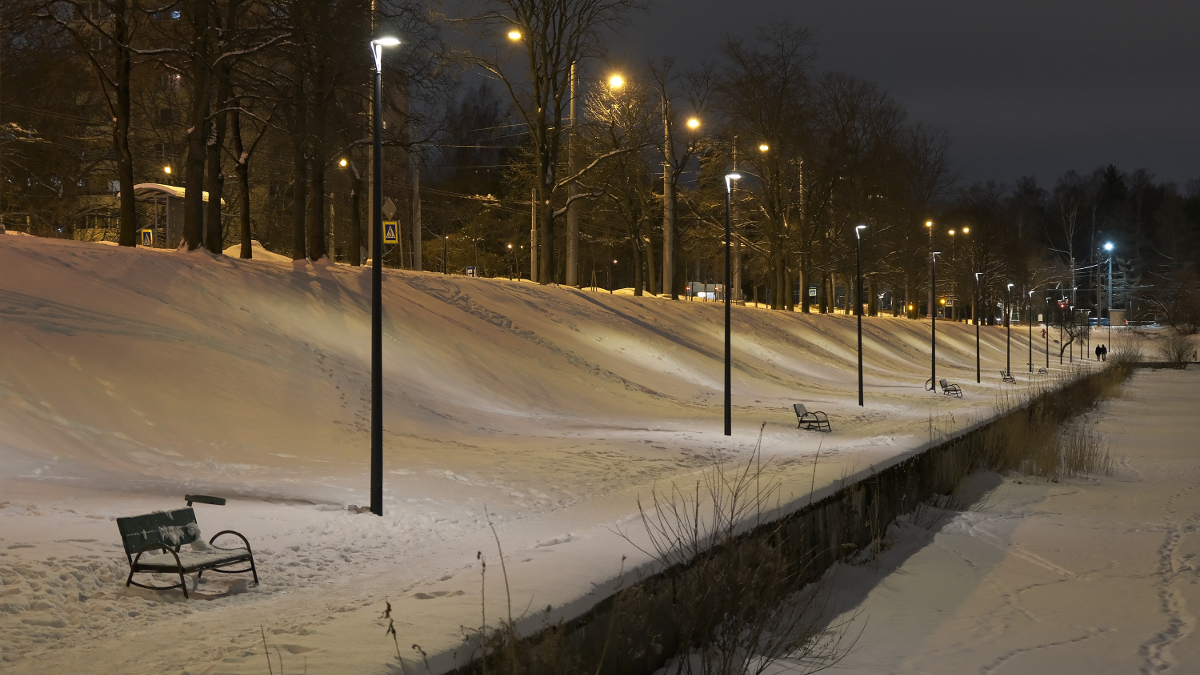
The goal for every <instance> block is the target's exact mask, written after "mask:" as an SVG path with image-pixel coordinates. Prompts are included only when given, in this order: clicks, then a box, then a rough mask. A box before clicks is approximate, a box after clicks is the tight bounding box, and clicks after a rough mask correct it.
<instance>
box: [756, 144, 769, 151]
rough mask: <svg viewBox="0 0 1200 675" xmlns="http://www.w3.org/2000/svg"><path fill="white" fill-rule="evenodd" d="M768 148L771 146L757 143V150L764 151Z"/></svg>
mask: <svg viewBox="0 0 1200 675" xmlns="http://www.w3.org/2000/svg"><path fill="white" fill-rule="evenodd" d="M770 149H771V146H769V145H767V144H766V143H759V144H758V151H759V152H766V151H768V150H770Z"/></svg>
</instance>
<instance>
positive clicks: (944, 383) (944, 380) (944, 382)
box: [941, 378, 946, 389]
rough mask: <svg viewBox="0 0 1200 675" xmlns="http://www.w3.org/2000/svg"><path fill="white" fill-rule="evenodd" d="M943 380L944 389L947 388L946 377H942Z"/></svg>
mask: <svg viewBox="0 0 1200 675" xmlns="http://www.w3.org/2000/svg"><path fill="white" fill-rule="evenodd" d="M941 382H942V389H945V388H946V378H942V380H941Z"/></svg>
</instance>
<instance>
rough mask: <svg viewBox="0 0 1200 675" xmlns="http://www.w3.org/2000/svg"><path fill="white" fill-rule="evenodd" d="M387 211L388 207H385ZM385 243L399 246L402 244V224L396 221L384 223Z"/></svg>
mask: <svg viewBox="0 0 1200 675" xmlns="http://www.w3.org/2000/svg"><path fill="white" fill-rule="evenodd" d="M384 210H385V211H386V210H387V207H386V206H385V207H384ZM383 243H385V244H399V243H400V224H399V223H398V222H397V221H395V220H385V221H383Z"/></svg>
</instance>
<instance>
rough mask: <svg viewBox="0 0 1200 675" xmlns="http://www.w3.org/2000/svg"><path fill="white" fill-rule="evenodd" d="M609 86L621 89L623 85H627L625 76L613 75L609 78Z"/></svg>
mask: <svg viewBox="0 0 1200 675" xmlns="http://www.w3.org/2000/svg"><path fill="white" fill-rule="evenodd" d="M608 86H610V87H612V88H613V89H620V88H621V87H624V86H625V78H623V77H621V76H620V75H613V76H612V77H610V78H608Z"/></svg>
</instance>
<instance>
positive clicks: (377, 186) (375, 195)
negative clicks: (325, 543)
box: [371, 37, 400, 516]
mask: <svg viewBox="0 0 1200 675" xmlns="http://www.w3.org/2000/svg"><path fill="white" fill-rule="evenodd" d="M398 44H400V40H398V39H397V38H394V37H381V38H376V39H374V40H371V56H372V57H373V58H374V59H375V100H374V102H373V103H374V106H373V108H372V118H373V119H372V126H373V127H374V133H373V136H374V151H375V154H374V156H373V157H372V158H371V172H372V180H371V212H372V215H373V218H372V219H371V220H372V221H373V222H372V223H371V258H372V260H371V513H374V514H375V515H377V516H382V515H383V261H382V258H383V255H382V253H383V48H384V47H395V46H396V45H398Z"/></svg>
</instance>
